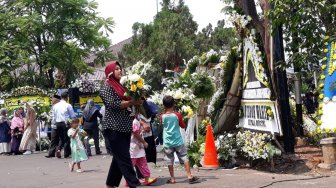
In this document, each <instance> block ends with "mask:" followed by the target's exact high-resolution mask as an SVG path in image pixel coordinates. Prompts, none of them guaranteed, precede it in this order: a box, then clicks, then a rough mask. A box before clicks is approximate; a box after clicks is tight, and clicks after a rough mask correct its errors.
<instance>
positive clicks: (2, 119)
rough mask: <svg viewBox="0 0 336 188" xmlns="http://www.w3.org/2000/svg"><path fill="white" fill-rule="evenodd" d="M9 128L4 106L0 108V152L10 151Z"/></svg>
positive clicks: (6, 152)
mask: <svg viewBox="0 0 336 188" xmlns="http://www.w3.org/2000/svg"><path fill="white" fill-rule="evenodd" d="M10 141H11V129H10V122H9V120H8V118H7V110H6V108H1V110H0V154H9V153H10V151H11V149H10V148H11V145H10Z"/></svg>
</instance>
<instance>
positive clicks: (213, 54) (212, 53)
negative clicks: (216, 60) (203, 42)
mask: <svg viewBox="0 0 336 188" xmlns="http://www.w3.org/2000/svg"><path fill="white" fill-rule="evenodd" d="M212 56H218V53H217V52H216V51H215V50H213V49H211V50H210V51H208V52H207V53H206V57H207V58H210V57H212Z"/></svg>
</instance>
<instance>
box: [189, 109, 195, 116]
mask: <svg viewBox="0 0 336 188" xmlns="http://www.w3.org/2000/svg"><path fill="white" fill-rule="evenodd" d="M193 115H194V112H193V111H192V110H191V111H188V118H191V117H192V116H193Z"/></svg>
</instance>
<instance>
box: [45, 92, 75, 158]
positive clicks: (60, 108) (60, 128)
mask: <svg viewBox="0 0 336 188" xmlns="http://www.w3.org/2000/svg"><path fill="white" fill-rule="evenodd" d="M61 97H62V99H61V101H60V102H59V103H57V104H55V105H54V106H53V108H52V113H53V120H52V122H54V123H55V126H56V130H57V134H58V137H59V138H60V142H59V145H58V148H57V151H56V157H57V158H61V150H62V148H64V158H68V157H69V156H70V155H71V149H70V139H69V137H68V136H67V132H68V130H69V125H68V123H69V122H70V120H71V119H73V118H76V115H75V112H74V110H73V108H72V106H71V104H69V103H67V100H68V98H69V94H68V92H64V93H62V95H61ZM50 154H51V155H50ZM46 157H53V156H52V153H50V152H49V155H48V156H46Z"/></svg>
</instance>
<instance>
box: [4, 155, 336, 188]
mask: <svg viewBox="0 0 336 188" xmlns="http://www.w3.org/2000/svg"><path fill="white" fill-rule="evenodd" d="M43 156H44V154H33V155H30V156H0V188H77V187H78V188H79V187H80V188H84V187H85V188H103V187H104V182H105V178H106V176H107V171H108V168H109V165H110V162H111V156H108V155H102V156H93V157H92V158H90V159H89V160H88V161H86V162H84V163H83V164H82V167H83V169H84V170H86V171H85V172H84V173H81V174H78V173H71V172H69V169H68V165H67V163H68V160H67V159H56V158H53V159H47V158H44V157H43ZM159 160H161V158H159ZM158 165H159V167H155V166H154V165H151V171H152V176H155V177H159V181H158V182H157V183H156V184H154V185H153V186H154V187H156V186H161V187H168V188H169V187H171V188H183V187H188V188H191V187H195V188H212V187H214V188H215V187H216V188H217V187H223V188H224V187H246V188H250V187H251V188H261V187H277V188H278V187H279V188H280V187H302V186H304V188H316V187H336V177H312V176H304V175H293V174H272V173H267V172H261V171H255V170H248V169H238V170H216V171H209V170H199V171H197V170H193V174H194V175H196V176H198V177H201V183H199V184H194V185H189V184H188V183H187V182H186V177H185V173H184V171H183V169H182V168H181V167H177V168H176V176H177V181H178V182H177V183H176V184H175V185H167V184H165V182H166V181H167V179H168V169H167V168H166V167H164V166H163V162H162V161H160V162H159V163H158ZM160 165H161V166H160ZM314 178H316V179H314ZM123 183H124V181H123V182H122V184H121V186H120V187H124V186H123Z"/></svg>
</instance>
